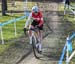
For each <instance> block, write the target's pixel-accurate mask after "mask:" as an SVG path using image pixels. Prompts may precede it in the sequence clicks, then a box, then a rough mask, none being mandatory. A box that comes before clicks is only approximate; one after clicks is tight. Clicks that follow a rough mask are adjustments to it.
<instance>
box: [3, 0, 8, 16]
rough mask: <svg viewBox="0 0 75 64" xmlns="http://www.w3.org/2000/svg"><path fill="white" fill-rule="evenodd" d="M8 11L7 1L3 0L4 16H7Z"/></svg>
mask: <svg viewBox="0 0 75 64" xmlns="http://www.w3.org/2000/svg"><path fill="white" fill-rule="evenodd" d="M6 11H7V0H2V15H3V16H5V15H6Z"/></svg>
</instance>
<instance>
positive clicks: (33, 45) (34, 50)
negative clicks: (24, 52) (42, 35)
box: [32, 37, 39, 59]
mask: <svg viewBox="0 0 75 64" xmlns="http://www.w3.org/2000/svg"><path fill="white" fill-rule="evenodd" d="M35 42H36V41H35V39H34V37H32V48H33V53H34V56H35V58H37V59H39V57H38V56H37V50H36V43H35Z"/></svg>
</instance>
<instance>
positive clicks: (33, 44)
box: [24, 28, 39, 59]
mask: <svg viewBox="0 0 75 64" xmlns="http://www.w3.org/2000/svg"><path fill="white" fill-rule="evenodd" d="M28 30H32V49H33V53H34V56H35V58H37V59H39V57H38V56H37V53H39V48H38V47H36V44H38V40H37V37H36V36H37V31H39V29H38V28H34V29H26V30H24V33H25V35H26V31H28Z"/></svg>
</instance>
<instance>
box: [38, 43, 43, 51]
mask: <svg viewBox="0 0 75 64" xmlns="http://www.w3.org/2000/svg"><path fill="white" fill-rule="evenodd" d="M39 51H42V44H41V43H39Z"/></svg>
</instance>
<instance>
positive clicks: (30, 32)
mask: <svg viewBox="0 0 75 64" xmlns="http://www.w3.org/2000/svg"><path fill="white" fill-rule="evenodd" d="M30 28H34V27H33V26H32V25H30V27H29V29H30ZM28 34H29V39H30V42H29V43H30V44H32V31H31V30H29V32H28Z"/></svg>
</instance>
